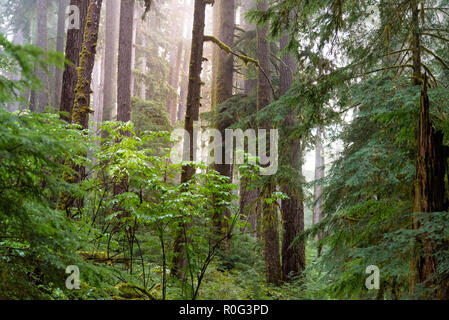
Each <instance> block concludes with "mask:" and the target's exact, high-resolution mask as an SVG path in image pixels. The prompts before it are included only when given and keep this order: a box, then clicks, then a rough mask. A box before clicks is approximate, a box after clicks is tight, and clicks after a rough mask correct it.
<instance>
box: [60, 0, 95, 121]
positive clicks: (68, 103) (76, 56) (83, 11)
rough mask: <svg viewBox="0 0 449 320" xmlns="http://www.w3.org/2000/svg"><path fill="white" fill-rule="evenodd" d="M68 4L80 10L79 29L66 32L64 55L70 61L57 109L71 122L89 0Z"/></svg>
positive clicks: (65, 71)
mask: <svg viewBox="0 0 449 320" xmlns="http://www.w3.org/2000/svg"><path fill="white" fill-rule="evenodd" d="M70 5H73V6H77V7H78V8H79V10H80V29H70V30H68V32H67V42H66V51H65V57H66V59H67V60H69V61H71V62H72V65H68V64H66V66H65V70H64V73H63V76H62V90H61V105H60V108H59V110H60V111H61V112H65V113H67V114H65V115H64V114H63V115H61V118H62V119H64V120H66V121H67V122H72V111H73V104H74V102H75V87H76V83H77V79H78V74H77V70H76V69H77V68H78V67H79V62H80V53H81V46H82V44H83V37H84V26H85V25H86V16H87V8H88V6H89V1H86V0H71V1H70Z"/></svg>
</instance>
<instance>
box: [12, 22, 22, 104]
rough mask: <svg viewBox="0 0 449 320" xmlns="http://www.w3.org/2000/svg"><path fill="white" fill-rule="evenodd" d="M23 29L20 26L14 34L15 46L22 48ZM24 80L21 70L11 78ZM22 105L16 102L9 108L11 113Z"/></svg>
mask: <svg viewBox="0 0 449 320" xmlns="http://www.w3.org/2000/svg"><path fill="white" fill-rule="evenodd" d="M23 31H24V30H23V27H22V26H19V27H18V28H17V30H16V32H15V33H14V44H15V45H17V46H22V45H23V44H24V43H25V38H24V33H23ZM21 78H22V74H21V70H19V71H18V72H17V73H15V74H13V75H12V77H11V80H13V81H20V80H21ZM17 94H20V92H17ZM19 107H20V103H19V102H17V101H14V102H12V103H11V105H10V106H9V111H10V112H15V111H17V110H18V109H19Z"/></svg>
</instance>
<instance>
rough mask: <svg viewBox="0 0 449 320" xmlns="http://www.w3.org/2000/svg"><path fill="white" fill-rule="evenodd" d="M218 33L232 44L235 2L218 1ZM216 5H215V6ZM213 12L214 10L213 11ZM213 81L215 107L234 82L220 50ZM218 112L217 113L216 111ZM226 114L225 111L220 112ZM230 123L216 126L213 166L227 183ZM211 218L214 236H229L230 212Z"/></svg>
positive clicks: (231, 61) (226, 96)
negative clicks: (217, 144)
mask: <svg viewBox="0 0 449 320" xmlns="http://www.w3.org/2000/svg"><path fill="white" fill-rule="evenodd" d="M218 4H219V5H220V10H219V12H220V19H219V20H220V33H219V39H220V41H221V42H222V43H224V44H225V45H227V46H228V47H232V45H233V44H234V30H235V1H234V0H226V1H220V2H219V3H218ZM215 5H217V4H215ZM214 10H215V9H214ZM216 77H217V78H216V80H215V85H216V88H215V103H216V104H217V105H219V104H221V103H223V102H225V101H226V100H228V99H229V98H231V97H232V90H233V80H234V58H233V56H232V55H231V54H228V53H227V52H225V51H224V50H220V51H219V54H218V65H217V69H216ZM217 112H218V111H217ZM222 112H226V111H224V110H223V111H222ZM230 125H231V123H230V122H229V121H222V122H219V123H217V124H216V127H217V129H218V130H219V131H220V133H221V137H222V141H221V159H222V162H223V163H221V164H219V163H216V164H215V170H216V171H217V172H218V173H219V174H220V175H222V176H226V177H228V178H229V183H232V165H231V164H229V163H226V162H227V161H226V160H227V159H230V156H232V155H227V154H226V148H225V147H226V141H225V130H226V129H227V128H229V126H230ZM214 212H215V214H214V217H213V221H214V225H215V227H216V230H217V231H216V234H217V236H218V237H219V238H220V239H221V238H223V236H224V235H225V234H229V230H228V227H229V226H228V224H227V223H226V220H227V219H229V218H230V216H231V212H230V211H229V210H228V209H224V208H220V206H218V205H217V208H216V209H215V210H214ZM226 247H227V248H229V239H228V241H227V242H226Z"/></svg>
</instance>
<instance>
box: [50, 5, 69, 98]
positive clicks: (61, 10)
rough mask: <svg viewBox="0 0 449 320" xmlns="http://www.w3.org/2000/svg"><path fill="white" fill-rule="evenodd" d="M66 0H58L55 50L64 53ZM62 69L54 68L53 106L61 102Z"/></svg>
mask: <svg viewBox="0 0 449 320" xmlns="http://www.w3.org/2000/svg"><path fill="white" fill-rule="evenodd" d="M67 3H68V1H67V0H59V1H58V30H57V34H56V51H58V52H61V53H64V38H65V37H64V35H65V32H64V31H65V9H66V7H67ZM62 72H63V71H62V70H61V69H59V68H56V67H55V68H54V83H53V90H54V93H53V106H59V104H60V103H61V88H62Z"/></svg>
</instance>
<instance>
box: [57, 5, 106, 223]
mask: <svg viewBox="0 0 449 320" xmlns="http://www.w3.org/2000/svg"><path fill="white" fill-rule="evenodd" d="M86 2H87V1H86ZM101 4H102V0H90V1H89V2H88V5H89V6H88V8H87V16H86V20H85V21H86V23H85V27H84V28H83V29H84V35H85V36H84V37H83V42H82V45H81V54H80V65H79V67H78V69H77V72H78V75H77V82H76V87H75V98H74V99H75V101H74V104H73V113H72V123H74V124H78V125H81V126H82V128H83V129H87V128H88V125H89V114H90V113H92V112H93V110H92V109H91V108H90V95H91V93H92V90H91V82H92V72H93V68H94V63H95V55H96V47H97V41H98V29H99V25H100V15H101ZM71 166H72V168H73V169H74V170H75V171H76V172H77V173H78V174H77V175H76V176H72V177H70V178H69V179H68V182H70V183H79V182H81V181H82V180H83V179H84V178H85V171H86V169H85V167H83V166H78V165H75V164H74V163H71ZM82 202H83V200H82V199H75V198H73V197H72V196H70V195H67V194H65V195H63V197H62V199H61V202H60V203H59V204H58V207H59V209H61V210H64V211H66V212H67V216H69V217H71V212H70V211H71V208H72V207H73V206H74V204H75V205H76V206H78V207H82V205H83V204H82Z"/></svg>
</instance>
